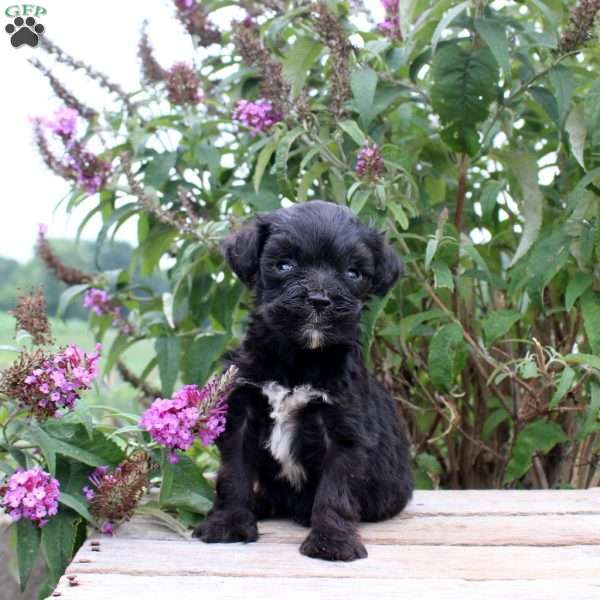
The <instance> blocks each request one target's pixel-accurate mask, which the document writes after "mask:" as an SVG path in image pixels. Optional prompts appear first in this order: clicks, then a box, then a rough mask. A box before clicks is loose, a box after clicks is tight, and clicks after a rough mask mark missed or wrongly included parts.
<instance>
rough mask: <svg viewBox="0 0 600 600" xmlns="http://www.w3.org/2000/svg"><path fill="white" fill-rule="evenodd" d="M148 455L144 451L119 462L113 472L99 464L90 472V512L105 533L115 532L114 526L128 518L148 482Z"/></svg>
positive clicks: (86, 487)
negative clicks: (113, 530)
mask: <svg viewBox="0 0 600 600" xmlns="http://www.w3.org/2000/svg"><path fill="white" fill-rule="evenodd" d="M149 470H150V468H149V463H148V457H147V456H146V454H144V453H143V452H140V453H138V454H135V455H133V456H132V457H131V458H128V459H126V460H124V461H123V462H122V463H120V464H119V465H118V466H117V467H116V468H115V469H114V470H113V471H112V473H111V472H110V470H109V469H108V467H98V468H97V469H95V470H94V471H93V473H92V474H91V475H90V477H89V480H90V483H91V484H92V486H85V487H84V488H83V493H84V496H85V497H86V499H87V500H88V502H89V504H90V512H91V513H92V515H93V516H94V517H95V518H96V519H98V521H99V522H100V523H101V524H102V529H101V531H102V532H103V533H109V534H110V533H112V529H113V525H115V524H118V523H122V522H123V521H128V520H129V519H130V518H131V517H132V516H133V512H134V510H135V508H136V507H137V505H138V504H139V502H140V500H141V499H142V496H143V495H144V491H145V489H146V486H147V485H148V471H149Z"/></svg>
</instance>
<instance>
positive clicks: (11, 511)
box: [0, 467, 60, 527]
mask: <svg viewBox="0 0 600 600" xmlns="http://www.w3.org/2000/svg"><path fill="white" fill-rule="evenodd" d="M59 497H60V485H59V483H58V481H57V480H56V479H54V478H53V477H52V476H50V474H49V473H46V471H42V469H40V468H38V467H36V468H34V469H29V470H27V471H25V470H23V469H20V470H19V471H16V472H15V473H13V474H12V475H11V476H10V477H9V478H8V480H7V482H6V483H5V484H4V485H1V486H0V506H2V507H3V508H4V510H6V512H7V513H8V515H9V517H10V518H11V519H12V520H13V521H19V520H20V519H29V520H30V521H33V523H34V524H35V525H37V526H38V527H43V526H44V525H45V524H46V523H47V522H48V520H47V517H52V516H54V515H55V514H56V513H57V512H58V499H59Z"/></svg>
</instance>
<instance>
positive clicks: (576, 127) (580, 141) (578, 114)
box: [565, 104, 586, 169]
mask: <svg viewBox="0 0 600 600" xmlns="http://www.w3.org/2000/svg"><path fill="white" fill-rule="evenodd" d="M565 129H566V131H567V133H568V134H569V143H570V145H571V152H572V154H573V156H574V157H575V159H576V160H577V162H578V163H579V164H580V165H581V167H582V168H583V169H585V162H584V159H583V151H584V148H585V137H586V127H585V118H584V113H583V105H582V104H578V105H577V106H574V107H573V109H572V110H571V112H570V113H569V116H568V117H567V120H566V122H565Z"/></svg>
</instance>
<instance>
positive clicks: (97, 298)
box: [83, 288, 115, 316]
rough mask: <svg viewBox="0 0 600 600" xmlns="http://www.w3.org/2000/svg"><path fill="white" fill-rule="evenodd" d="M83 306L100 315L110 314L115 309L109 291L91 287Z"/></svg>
mask: <svg viewBox="0 0 600 600" xmlns="http://www.w3.org/2000/svg"><path fill="white" fill-rule="evenodd" d="M83 306H85V308H87V309H88V310H91V311H92V312H94V313H96V314H97V315H98V316H102V315H108V314H110V313H111V312H113V311H114V309H115V306H114V304H113V303H112V301H111V299H110V297H109V295H108V293H107V292H105V291H104V290H100V289H98V288H91V289H89V290H88V291H87V292H86V293H85V297H84V299H83Z"/></svg>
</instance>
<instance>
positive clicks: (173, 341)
mask: <svg viewBox="0 0 600 600" xmlns="http://www.w3.org/2000/svg"><path fill="white" fill-rule="evenodd" d="M154 349H155V351H156V356H157V358H158V373H159V375H160V383H161V391H162V394H163V396H164V397H165V398H169V397H170V396H171V394H172V393H173V389H174V388H175V382H176V381H177V375H178V373H179V363H180V357H181V342H180V341H179V338H178V337H176V336H169V337H159V338H156V341H155V342H154Z"/></svg>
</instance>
